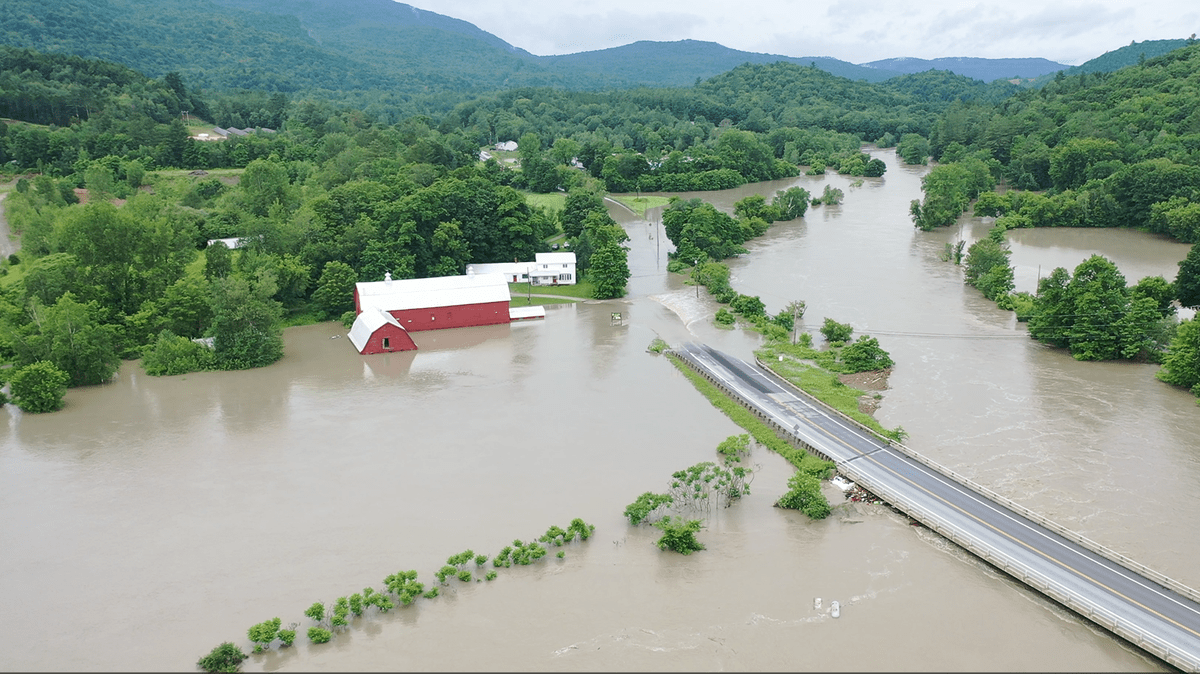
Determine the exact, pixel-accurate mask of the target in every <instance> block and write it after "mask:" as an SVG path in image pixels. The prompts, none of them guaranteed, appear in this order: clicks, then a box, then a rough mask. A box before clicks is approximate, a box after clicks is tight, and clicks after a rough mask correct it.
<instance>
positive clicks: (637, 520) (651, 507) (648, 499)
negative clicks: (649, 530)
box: [623, 492, 675, 526]
mask: <svg viewBox="0 0 1200 674" xmlns="http://www.w3.org/2000/svg"><path fill="white" fill-rule="evenodd" d="M674 502H675V499H673V498H671V495H670V494H655V493H653V492H646V493H644V494H642V495H641V496H639V497H637V500H636V501H634V502H633V503H630V504H629V505H627V506H625V512H624V513H623V514H624V515H625V517H627V518H629V523H630V524H632V525H633V526H637V525H639V524H641V523H642V522H645V521H646V519H647V518H648V517H650V516H651V515H653V514H654V513H655V512H656V511H658V510H660V509H664V508H669V507H670V506H671V504H672V503H674Z"/></svg>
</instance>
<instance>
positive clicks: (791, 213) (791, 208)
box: [771, 187, 810, 220]
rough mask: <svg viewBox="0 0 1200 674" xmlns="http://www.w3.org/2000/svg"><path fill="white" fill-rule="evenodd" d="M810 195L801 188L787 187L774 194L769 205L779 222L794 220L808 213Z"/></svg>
mask: <svg viewBox="0 0 1200 674" xmlns="http://www.w3.org/2000/svg"><path fill="white" fill-rule="evenodd" d="M809 198H810V195H809V193H808V190H806V189H804V188H803V187H789V188H787V189H786V190H782V191H780V192H776V193H775V198H774V199H773V200H772V201H771V205H772V206H774V207H775V209H776V211H777V212H778V213H779V219H780V220H795V219H796V218H802V217H804V214H805V213H806V212H807V211H808V203H809Z"/></svg>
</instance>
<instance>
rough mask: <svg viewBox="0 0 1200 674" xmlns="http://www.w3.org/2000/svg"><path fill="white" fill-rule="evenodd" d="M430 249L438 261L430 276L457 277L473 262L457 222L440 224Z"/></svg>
mask: <svg viewBox="0 0 1200 674" xmlns="http://www.w3.org/2000/svg"><path fill="white" fill-rule="evenodd" d="M429 248H430V251H431V253H432V255H433V259H434V260H436V261H435V262H434V263H433V265H432V266H431V267H430V269H429V275H430V276H457V275H459V274H462V273H464V270H465V269H466V266H467V262H469V261H470V260H471V245H470V244H469V243H467V240H466V239H465V238H464V237H463V233H462V229H461V228H459V226H458V223H455V222H443V223H441V224H439V225H438V226H437V229H436V230H434V232H433V240H432V241H431V242H430V246H429ZM331 264H332V263H331ZM326 269H328V265H326Z"/></svg>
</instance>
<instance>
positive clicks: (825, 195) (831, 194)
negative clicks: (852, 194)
mask: <svg viewBox="0 0 1200 674" xmlns="http://www.w3.org/2000/svg"><path fill="white" fill-rule="evenodd" d="M844 196H845V194H844V193H843V192H842V191H841V190H840V189H838V188H836V187H834V186H833V185H826V186H825V191H824V192H822V193H821V203H823V204H826V205H828V206H836V205H837V204H840V203H842V198H843V197H844Z"/></svg>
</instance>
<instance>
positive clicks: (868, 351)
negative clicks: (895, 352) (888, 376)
mask: <svg viewBox="0 0 1200 674" xmlns="http://www.w3.org/2000/svg"><path fill="white" fill-rule="evenodd" d="M842 364H843V365H845V366H846V370H847V371H849V372H870V371H873V370H882V369H885V368H889V367H891V366H892V365H895V363H894V362H892V357H891V356H890V355H889V354H888V352H887V351H884V350H883V347H881V346H879V340H877V339H875V338H874V337H868V336H867V335H862V336H861V337H859V338H858V339H857V340H855V341H854V342H853V343H851V344H847V345H846V348H844V349H842Z"/></svg>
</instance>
